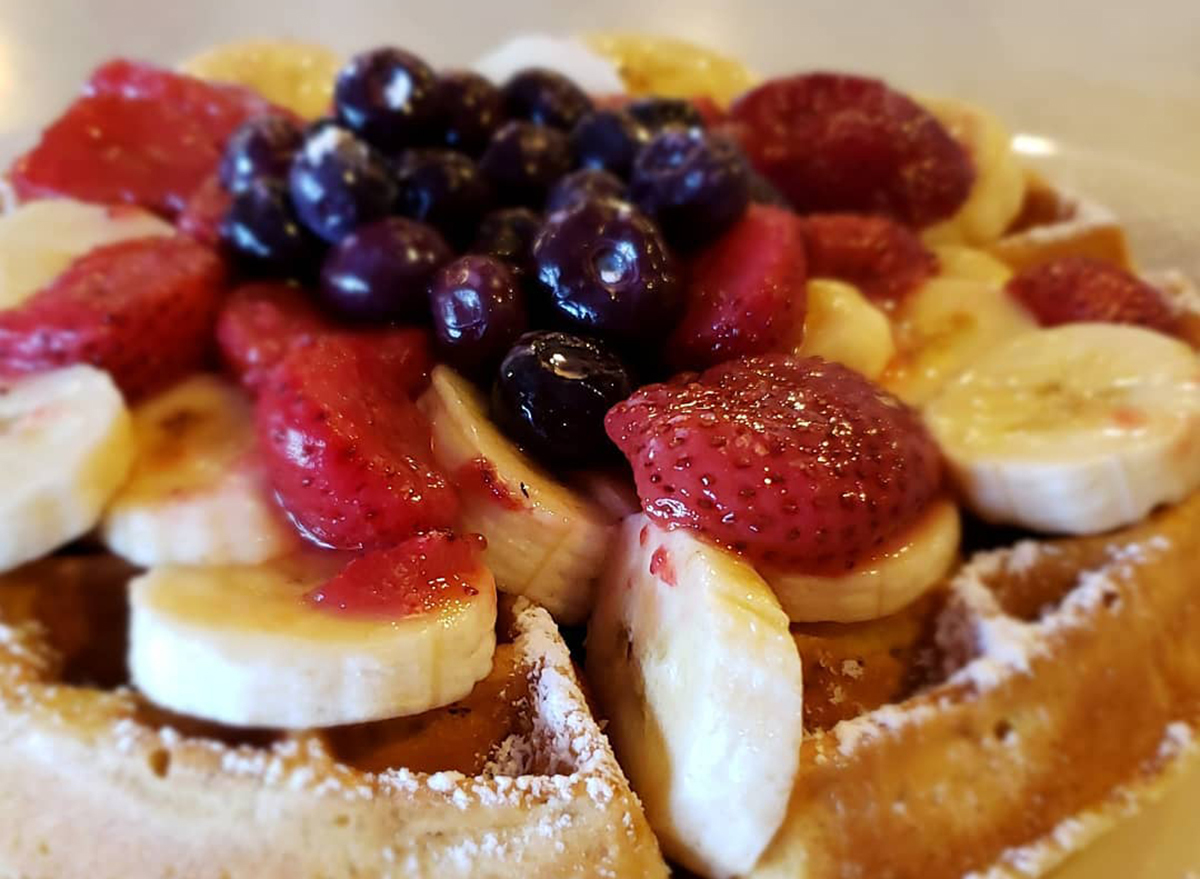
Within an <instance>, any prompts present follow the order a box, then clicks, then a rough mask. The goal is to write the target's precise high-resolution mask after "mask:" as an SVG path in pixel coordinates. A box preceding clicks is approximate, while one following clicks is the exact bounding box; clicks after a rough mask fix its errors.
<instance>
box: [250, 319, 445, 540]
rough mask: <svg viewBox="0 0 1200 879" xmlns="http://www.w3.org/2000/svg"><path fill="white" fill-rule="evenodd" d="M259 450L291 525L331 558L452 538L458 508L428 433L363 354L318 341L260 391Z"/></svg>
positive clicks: (291, 357)
mask: <svg viewBox="0 0 1200 879" xmlns="http://www.w3.org/2000/svg"><path fill="white" fill-rule="evenodd" d="M256 418H257V423H258V434H259V441H260V443H261V446H262V448H263V450H264V456H265V458H266V465H267V473H268V475H269V476H270V479H271V483H272V485H273V486H274V488H275V491H276V493H277V494H278V496H279V499H280V502H281V503H282V504H283V507H284V509H286V510H287V511H288V513H289V515H290V516H291V517H292V519H293V520H294V521H295V522H296V523H297V525H298V526H299V527H300V528H301V530H302V531H303V532H304V533H306V534H307V535H309V536H310V537H311V538H312V539H313V540H315V541H317V542H318V543H321V544H324V545H326V546H330V547H333V548H335V549H382V548H386V547H389V546H395V545H396V544H398V543H400V542H401V541H403V540H405V539H407V538H408V537H411V536H412V535H414V534H416V533H418V532H421V531H428V530H432V529H438V528H448V527H450V526H451V525H453V524H454V522H455V519H456V517H457V515H458V498H457V497H456V496H455V494H454V490H453V489H452V488H451V486H450V482H449V480H447V479H446V477H445V476H444V475H443V474H442V473H441V472H440V471H439V470H438V469H437V467H436V466H435V465H434V463H433V453H432V450H431V448H430V436H429V424H428V422H426V420H425V418H424V416H423V415H422V414H421V412H420V411H419V410H418V409H417V407H416V405H415V404H414V403H413V402H412V401H411V400H409V399H408V397H406V396H405V395H403V394H401V393H397V392H395V391H394V389H392V388H390V387H389V381H388V376H387V375H386V374H385V370H384V363H383V361H382V360H380V359H379V358H374V357H371V356H369V355H368V353H367V352H366V349H365V348H364V347H363V346H361V345H348V344H345V343H344V342H343V341H342V340H339V339H336V338H318V339H316V340H314V341H313V342H311V343H310V344H308V345H304V346H302V347H298V348H296V349H294V350H292V351H291V352H290V353H289V354H287V355H286V356H285V357H284V358H283V360H282V361H281V362H280V363H279V364H278V366H276V367H275V369H273V370H272V371H271V372H270V374H269V377H268V378H267V380H266V381H265V382H264V383H263V384H262V386H261V388H260V390H259V397H258V401H257V405H256Z"/></svg>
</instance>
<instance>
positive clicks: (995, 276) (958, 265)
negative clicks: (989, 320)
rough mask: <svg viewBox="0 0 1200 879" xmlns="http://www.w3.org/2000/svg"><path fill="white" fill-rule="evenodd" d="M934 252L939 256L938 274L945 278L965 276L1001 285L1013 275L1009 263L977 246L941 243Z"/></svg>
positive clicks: (969, 279)
mask: <svg viewBox="0 0 1200 879" xmlns="http://www.w3.org/2000/svg"><path fill="white" fill-rule="evenodd" d="M933 252H934V255H935V256H937V261H938V274H939V275H941V276H942V277H943V278H963V279H965V280H968V281H982V282H983V283H985V284H991V285H992V286H995V287H1001V286H1003V285H1004V284H1007V283H1008V279H1009V278H1011V277H1012V276H1013V270H1012V267H1011V266H1009V265H1008V263H1006V262H1003V261H1001V260H999V259H996V257H994V256H992V255H991V254H990V253H988V252H987V251H986V250H980V249H979V248H977V247H966V246H965V245H962V244H939V245H937V246H936V247H934V248H933Z"/></svg>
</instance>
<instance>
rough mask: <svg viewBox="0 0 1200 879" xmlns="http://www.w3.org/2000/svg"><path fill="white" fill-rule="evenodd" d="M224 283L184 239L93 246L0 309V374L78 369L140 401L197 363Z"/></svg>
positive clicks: (205, 253) (203, 253) (214, 261)
mask: <svg viewBox="0 0 1200 879" xmlns="http://www.w3.org/2000/svg"><path fill="white" fill-rule="evenodd" d="M224 284H225V270H224V267H223V266H222V265H221V261H220V260H219V259H218V258H217V257H216V255H215V254H214V253H213V252H212V251H211V250H209V249H208V248H206V247H202V246H201V245H199V244H197V243H196V242H194V241H192V240H191V239H190V238H185V237H171V238H168V237H162V236H159V237H153V238H136V239H132V240H129V241H122V242H119V243H117V244H110V245H107V246H103V247H98V248H96V249H95V250H92V251H91V252H89V253H88V254H86V255H84V256H82V257H80V258H79V259H77V260H75V261H74V262H73V263H71V265H70V266H69V267H68V268H67V269H66V271H64V272H63V273H62V274H61V275H59V276H58V278H57V279H56V280H55V281H54V282H52V283H51V284H50V285H49V286H46V287H43V288H42V289H41V290H40V291H38V292H37V293H36V294H34V295H33V296H32V297H31V298H29V299H27V300H25V302H23V303H22V304H20V305H18V306H16V307H15V308H11V309H8V310H6V311H0V375H9V376H13V375H21V374H23V373H30V372H43V371H46V370H51V369H56V368H58V367H61V366H67V365H70V364H76V363H88V364H91V365H93V366H97V367H100V368H101V369H104V370H107V371H108V372H109V374H111V375H112V377H113V380H114V381H115V382H116V383H117V385H118V386H119V387H120V388H121V390H122V392H124V394H125V396H126V398H127V399H136V398H138V397H141V396H143V395H145V394H147V393H149V392H151V391H154V390H157V389H158V388H161V387H164V386H166V385H169V384H171V383H173V382H175V381H177V380H178V379H180V378H182V377H183V376H184V375H186V374H187V373H189V372H192V371H194V370H196V369H198V368H200V367H201V366H202V365H203V363H204V360H205V357H206V355H207V354H208V351H209V347H210V344H211V340H212V329H213V323H214V321H215V320H216V317H217V311H218V309H219V307H220V303H221V298H222V296H223V294H224Z"/></svg>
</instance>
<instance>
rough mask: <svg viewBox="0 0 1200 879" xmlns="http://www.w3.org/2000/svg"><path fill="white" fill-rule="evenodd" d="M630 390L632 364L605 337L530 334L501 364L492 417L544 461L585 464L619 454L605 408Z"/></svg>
mask: <svg viewBox="0 0 1200 879" xmlns="http://www.w3.org/2000/svg"><path fill="white" fill-rule="evenodd" d="M631 393H633V381H632V380H631V378H630V375H629V370H628V369H627V368H626V366H625V364H624V363H623V362H622V361H621V358H620V357H618V356H617V355H616V354H615V353H613V351H612V350H610V349H609V348H608V346H606V345H605V344H603V343H602V342H599V341H597V340H595V339H588V338H583V337H581V336H574V335H571V334H570V333H559V332H534V333H526V334H525V335H524V336H522V337H521V338H520V339H518V340H517V343H516V345H514V346H513V348H512V350H510V351H509V352H508V354H507V355H505V357H504V360H503V362H502V363H501V364H500V371H499V374H498V375H497V377H496V382H495V385H494V386H493V388H492V418H493V419H495V421H496V422H497V423H498V424H499V425H500V426H501V427H502V428H503V429H504V430H505V431H506V432H507V433H508V434H509V436H511V437H512V438H513V439H514V440H516V442H517V443H519V444H520V445H521V446H523V447H524V448H525V449H526V451H528V452H529V453H530V454H532V455H533V456H534V457H536V458H538V459H539V460H541V461H545V462H546V463H548V464H552V465H555V466H561V467H583V466H587V465H590V464H595V463H597V462H603V461H606V460H608V459H609V458H610V457H611V456H612V454H613V452H614V451H615V447H614V446H613V445H612V444H611V443H610V442H609V439H608V437H607V435H606V434H605V432H604V415H605V413H607V412H608V410H609V409H611V408H612V407H613V406H615V405H616V404H617V403H619V402H621V401H622V400H624V399H625V398H627V397H628V396H629V395H630V394H631Z"/></svg>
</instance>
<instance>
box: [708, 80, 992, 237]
mask: <svg viewBox="0 0 1200 879" xmlns="http://www.w3.org/2000/svg"><path fill="white" fill-rule="evenodd" d="M730 116H731V120H732V122H733V126H734V128H735V130H736V131H737V133H738V138H739V140H740V141H741V144H742V147H743V148H744V149H745V150H746V153H747V155H749V157H750V159H751V161H752V162H753V163H754V165H755V166H756V167H757V168H758V170H759V171H761V172H762V173H763V174H764V175H765V176H766V177H767V179H769V180H770V181H771V182H772V183H774V184H775V186H776V187H778V188H779V190H780V191H781V192H782V193H783V194H784V195H785V196H787V198H788V199H789V200H790V201H791V202H792V204H793V205H794V206H795V207H796V209H797V210H799V211H801V212H802V213H809V212H813V211H852V212H857V213H869V214H882V215H884V216H887V217H892V218H893V219H895V220H898V221H900V222H902V223H905V224H908V225H911V226H927V225H930V224H932V223H935V222H937V221H938V220H942V219H945V218H946V217H948V216H950V215H951V214H953V213H954V212H955V210H957V209H958V207H959V206H960V205H961V204H962V203H963V202H964V201H966V198H967V195H968V193H969V192H970V189H971V184H972V183H973V181H974V179H975V171H974V167H973V166H972V164H971V159H970V156H969V155H968V154H967V152H966V151H965V150H964V149H963V148H962V146H961V145H960V144H959V143H958V142H957V141H956V140H955V139H954V138H953V137H952V136H951V135H950V133H949V132H948V131H947V130H946V129H945V128H944V127H943V126H942V124H941V123H940V122H938V120H937V119H936V118H934V116H933V115H932V114H931V113H929V111H927V110H925V109H924V108H923V107H921V106H920V105H919V104H917V103H916V102H915V101H913V100H912V99H911V98H909V97H907V96H906V95H902V94H900V93H899V92H896V91H893V90H892V89H890V88H888V87H887V86H886V85H885V84H884V83H883V82H880V81H879V80H877V79H868V78H866V77H861V76H846V75H840V74H833V73H809V74H802V75H799V76H792V77H787V78H783V79H775V80H771V81H770V82H767V83H764V84H763V85H761V86H759V87H758V88H756V89H754V90H753V91H751V92H749V93H747V94H745V95H743V96H742V97H741V98H739V99H738V101H737V102H736V103H735V104H734V105H733V108H732V110H731V111H730Z"/></svg>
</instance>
